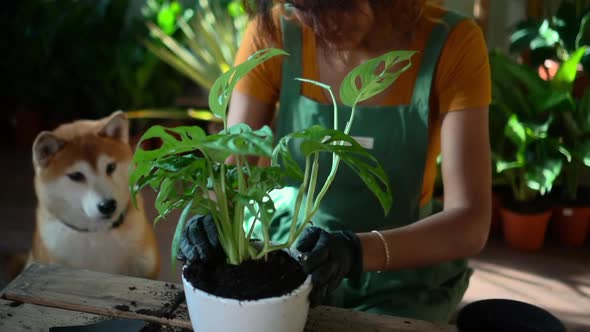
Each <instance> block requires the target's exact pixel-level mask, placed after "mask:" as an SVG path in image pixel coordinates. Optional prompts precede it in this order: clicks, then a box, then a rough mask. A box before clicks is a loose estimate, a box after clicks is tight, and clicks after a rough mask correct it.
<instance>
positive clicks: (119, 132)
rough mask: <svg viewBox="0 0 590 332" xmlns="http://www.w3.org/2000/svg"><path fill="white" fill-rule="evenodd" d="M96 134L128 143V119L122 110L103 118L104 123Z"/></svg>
mask: <svg viewBox="0 0 590 332" xmlns="http://www.w3.org/2000/svg"><path fill="white" fill-rule="evenodd" d="M98 134H99V135H100V136H105V137H110V138H114V139H118V140H120V141H123V142H125V143H129V119H128V118H127V115H126V114H125V113H124V112H122V111H117V112H115V113H113V114H111V116H109V117H108V118H106V119H105V122H104V125H103V127H102V128H101V129H100V131H99V133H98Z"/></svg>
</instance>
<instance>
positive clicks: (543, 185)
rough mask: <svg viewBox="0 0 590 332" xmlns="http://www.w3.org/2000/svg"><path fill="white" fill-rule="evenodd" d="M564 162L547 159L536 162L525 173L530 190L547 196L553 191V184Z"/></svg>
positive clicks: (556, 159)
mask: <svg viewBox="0 0 590 332" xmlns="http://www.w3.org/2000/svg"><path fill="white" fill-rule="evenodd" d="M562 165H563V161H562V160H561V159H558V158H547V159H544V160H540V161H537V162H535V163H534V164H533V165H531V167H530V168H529V169H527V171H526V173H525V181H526V184H527V186H528V187H529V188H531V189H533V190H536V191H539V193H541V195H545V194H547V193H548V192H550V191H551V188H552V187H553V183H554V182H555V180H556V179H557V177H558V176H559V174H560V172H561V168H562Z"/></svg>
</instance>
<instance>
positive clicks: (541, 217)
mask: <svg viewBox="0 0 590 332" xmlns="http://www.w3.org/2000/svg"><path fill="white" fill-rule="evenodd" d="M551 213H552V211H551V210H548V211H545V212H537V213H530V214H524V213H519V212H514V211H511V210H508V209H506V208H502V209H501V214H502V230H503V233H504V239H505V241H506V242H507V243H508V244H509V245H510V246H511V247H513V248H515V249H520V250H527V251H534V250H539V249H541V248H542V247H543V242H544V241H545V233H546V232H547V224H548V223H549V219H550V218H551Z"/></svg>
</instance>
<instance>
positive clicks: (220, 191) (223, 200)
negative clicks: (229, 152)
mask: <svg viewBox="0 0 590 332" xmlns="http://www.w3.org/2000/svg"><path fill="white" fill-rule="evenodd" d="M219 173H220V174H219V177H220V178H219V180H220V181H219V182H220V183H218V181H213V186H214V188H215V194H216V196H217V202H218V204H219V206H220V208H221V209H220V211H219V212H220V218H219V220H220V221H221V225H222V228H224V230H225V232H224V233H225V235H226V236H227V238H228V239H231V237H233V236H235V234H233V231H232V227H231V226H232V224H231V219H230V216H229V206H228V200H227V193H226V190H225V164H223V163H222V164H221V165H220V170H219ZM233 243H235V242H233V241H231V240H229V241H228V244H229V246H228V247H229V248H228V252H226V254H227V256H228V260H229V263H230V264H234V265H237V264H239V263H240V261H239V257H238V253H237V248H235V247H234V246H233Z"/></svg>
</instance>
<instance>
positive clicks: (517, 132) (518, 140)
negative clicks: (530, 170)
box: [504, 114, 526, 149]
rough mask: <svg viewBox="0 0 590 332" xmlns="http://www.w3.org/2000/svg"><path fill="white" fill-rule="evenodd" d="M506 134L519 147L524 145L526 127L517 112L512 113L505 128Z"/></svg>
mask: <svg viewBox="0 0 590 332" xmlns="http://www.w3.org/2000/svg"><path fill="white" fill-rule="evenodd" d="M504 134H505V135H506V136H507V137H508V139H510V140H511V141H512V143H514V145H516V146H517V147H518V148H519V149H521V148H522V147H524V145H525V143H526V129H525V127H524V125H523V124H522V123H521V122H520V121H519V120H518V116H517V115H516V114H512V116H510V118H509V119H508V123H506V128H504Z"/></svg>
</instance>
